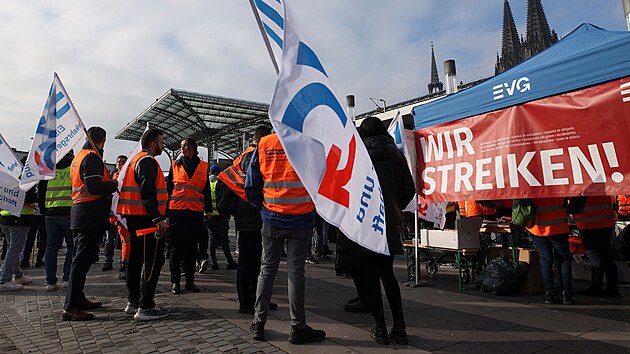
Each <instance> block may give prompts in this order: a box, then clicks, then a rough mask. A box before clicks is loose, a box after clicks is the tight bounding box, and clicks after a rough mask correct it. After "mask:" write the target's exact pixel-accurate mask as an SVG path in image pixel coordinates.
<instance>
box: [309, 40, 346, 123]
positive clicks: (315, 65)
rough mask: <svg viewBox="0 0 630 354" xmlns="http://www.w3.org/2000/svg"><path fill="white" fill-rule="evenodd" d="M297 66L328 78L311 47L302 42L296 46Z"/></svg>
mask: <svg viewBox="0 0 630 354" xmlns="http://www.w3.org/2000/svg"><path fill="white" fill-rule="evenodd" d="M297 64H299V65H306V66H310V67H311V68H313V69H315V70H317V71H319V72H321V73H322V74H324V76H326V77H328V75H327V74H326V71H325V70H324V66H323V65H322V63H321V62H320V61H319V58H318V57H317V54H315V52H314V51H313V50H312V49H311V47H309V46H308V45H306V44H305V43H304V42H300V44H299V45H298V55H297ZM344 126H345V124H344Z"/></svg>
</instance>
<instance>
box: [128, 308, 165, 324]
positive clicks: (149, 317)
mask: <svg viewBox="0 0 630 354" xmlns="http://www.w3.org/2000/svg"><path fill="white" fill-rule="evenodd" d="M166 316H168V311H164V310H161V309H160V308H158V307H154V308H152V309H148V310H143V309H140V308H139V309H138V312H136V314H135V315H134V316H133V318H134V320H136V321H141V322H142V321H154V320H159V319H161V318H164V317H166Z"/></svg>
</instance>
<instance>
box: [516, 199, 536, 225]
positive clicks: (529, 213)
mask: <svg viewBox="0 0 630 354" xmlns="http://www.w3.org/2000/svg"><path fill="white" fill-rule="evenodd" d="M534 219H536V208H535V207H534V203H533V202H532V200H531V199H529V198H523V199H515V200H514V201H513V202H512V225H515V226H521V227H527V226H530V225H531V224H533V222H534Z"/></svg>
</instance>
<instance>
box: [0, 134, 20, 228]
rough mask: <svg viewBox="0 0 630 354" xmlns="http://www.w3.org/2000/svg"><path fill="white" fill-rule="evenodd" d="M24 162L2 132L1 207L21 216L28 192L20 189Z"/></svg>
mask: <svg viewBox="0 0 630 354" xmlns="http://www.w3.org/2000/svg"><path fill="white" fill-rule="evenodd" d="M21 172H22V163H20V160H18V158H17V156H15V153H14V152H13V150H11V147H10V146H9V144H8V143H7V141H6V140H5V139H4V137H3V136H2V134H0V209H3V210H6V211H8V212H9V213H11V214H13V215H15V216H20V214H21V213H22V206H23V205H24V196H25V195H26V192H24V191H23V190H21V189H20V184H19V178H20V173H21Z"/></svg>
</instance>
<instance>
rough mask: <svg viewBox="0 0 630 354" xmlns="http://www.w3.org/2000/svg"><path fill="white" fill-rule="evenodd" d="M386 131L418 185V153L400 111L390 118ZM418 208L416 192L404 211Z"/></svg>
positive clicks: (411, 134) (412, 135) (411, 133)
mask: <svg viewBox="0 0 630 354" xmlns="http://www.w3.org/2000/svg"><path fill="white" fill-rule="evenodd" d="M387 132H388V133H389V134H390V135H391V136H392V137H393V138H394V142H395V143H396V147H397V148H398V150H400V152H402V154H403V155H404V156H405V159H407V166H409V171H410V172H411V175H412V176H413V181H414V182H415V184H416V186H417V185H418V180H417V179H416V172H417V170H418V167H417V166H416V164H417V161H418V155H417V154H416V143H415V139H414V132H413V131H412V130H408V129H405V125H404V124H403V119H402V116H401V115H400V112H398V113H397V114H396V118H394V119H393V120H392V122H391V123H390V124H389V127H388V128H387ZM417 209H418V194H417V193H416V195H415V197H414V198H413V199H412V200H411V201H410V202H409V205H407V207H406V208H405V209H404V211H414V210H417Z"/></svg>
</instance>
